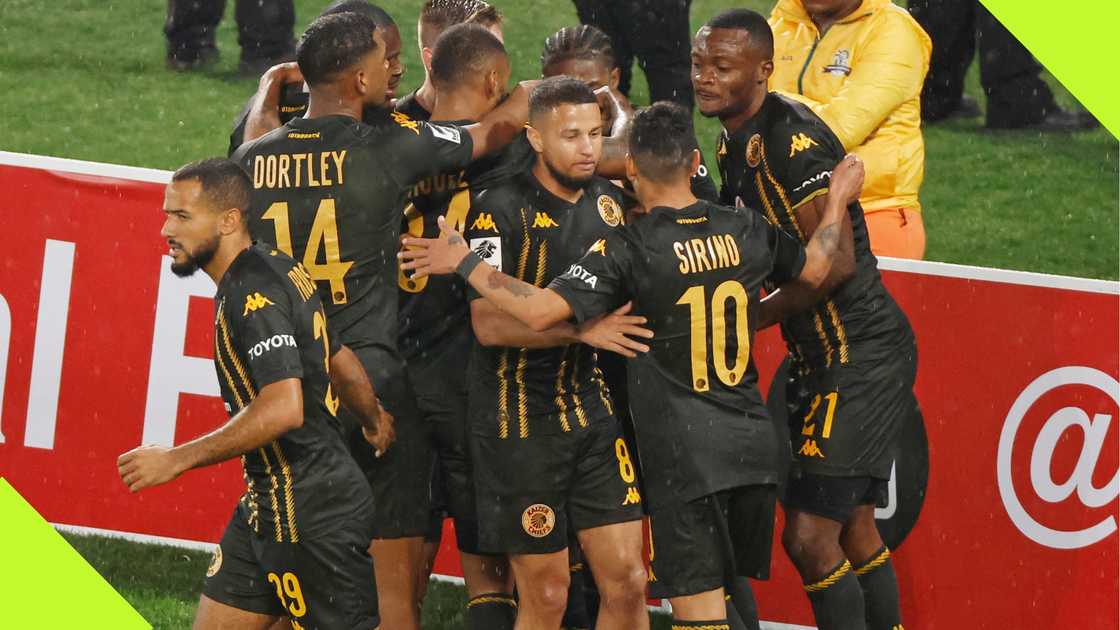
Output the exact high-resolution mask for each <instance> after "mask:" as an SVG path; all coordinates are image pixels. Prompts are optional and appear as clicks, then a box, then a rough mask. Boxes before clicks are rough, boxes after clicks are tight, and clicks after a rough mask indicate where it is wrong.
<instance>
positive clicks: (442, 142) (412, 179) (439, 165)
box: [387, 112, 474, 186]
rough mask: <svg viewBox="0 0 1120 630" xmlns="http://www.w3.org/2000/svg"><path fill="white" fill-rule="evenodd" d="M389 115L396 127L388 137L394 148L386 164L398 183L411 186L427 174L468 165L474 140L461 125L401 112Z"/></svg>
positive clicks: (454, 170) (459, 169) (446, 171)
mask: <svg viewBox="0 0 1120 630" xmlns="http://www.w3.org/2000/svg"><path fill="white" fill-rule="evenodd" d="M390 116H391V117H392V120H393V123H395V126H396V129H394V133H392V134H391V135H390V137H389V138H388V139H387V140H388V142H389V143H390V144H389V146H391V147H392V149H393V154H392V155H391V156H390V157H389V159H390V164H389V167H390V168H391V169H392V170H393V171H394V172H395V173H396V174H397V177H398V181H399V182H400V183H402V184H404V185H409V186H410V185H412V184H414V183H416V182H417V181H419V180H420V179H421V178H423V177H425V176H426V175H431V174H434V173H451V172H457V171H461V170H463V169H464V168H466V167H467V165H468V164H470V162H471V153H472V151H473V150H474V143H473V141H472V140H471V134H470V133H468V132H467V130H466V129H464V128H463V127H460V126H459V125H454V124H451V123H429V122H424V121H420V120H413V119H411V118H409V117H408V116H407V115H405V114H402V113H400V112H393V113H392V114H390Z"/></svg>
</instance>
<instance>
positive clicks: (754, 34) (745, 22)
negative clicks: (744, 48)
mask: <svg viewBox="0 0 1120 630" xmlns="http://www.w3.org/2000/svg"><path fill="white" fill-rule="evenodd" d="M705 26H707V27H709V28H729V29H735V30H739V31H746V33H747V36H748V37H749V38H750V42H751V45H752V46H760V47H762V50H763V51H765V52H766V53H767V58H769V57H773V56H774V31H772V30H770V24H769V23H768V22H767V21H766V18H765V17H763V16H762V14H761V13H759V12H757V11H751V10H750V9H729V10H727V11H724V12H723V13H720V14H718V15H716V16H715V17H713V18H712V19H710V20H708V23H707V24H705Z"/></svg>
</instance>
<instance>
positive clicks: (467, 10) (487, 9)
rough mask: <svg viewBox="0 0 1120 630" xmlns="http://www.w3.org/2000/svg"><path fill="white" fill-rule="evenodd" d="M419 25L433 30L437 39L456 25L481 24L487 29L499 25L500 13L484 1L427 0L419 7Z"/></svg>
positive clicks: (500, 20) (500, 21)
mask: <svg viewBox="0 0 1120 630" xmlns="http://www.w3.org/2000/svg"><path fill="white" fill-rule="evenodd" d="M420 23H421V24H422V25H424V26H427V27H428V28H434V29H435V30H436V31H437V33H436V37H437V38H438V37H439V35H440V34H442V33H443V31H444V30H446V29H447V28H449V27H452V26H455V25H456V24H467V23H472V24H481V25H483V26H485V27H487V28H489V27H491V26H494V25H495V24H501V23H502V13H501V11H499V10H498V9H497V7H494V6H492V5H491V4H490V3H489V2H486V1H485V0H427V2H425V3H424V6H422V7H420ZM430 43H431V44H432V45H433V46H434V45H435V42H430Z"/></svg>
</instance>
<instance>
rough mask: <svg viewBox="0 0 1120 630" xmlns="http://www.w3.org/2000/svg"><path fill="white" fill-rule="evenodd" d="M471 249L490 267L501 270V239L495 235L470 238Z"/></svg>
mask: <svg viewBox="0 0 1120 630" xmlns="http://www.w3.org/2000/svg"><path fill="white" fill-rule="evenodd" d="M470 248H471V251H472V252H474V253H475V254H477V255H478V257H479V258H481V259H482V261H483V262H485V263H487V264H489V265H490V266H491V267H493V268H495V269H497V270H498V271H501V270H502V239H501V238H499V237H497V236H485V237H483V238H472V239H471V242H470Z"/></svg>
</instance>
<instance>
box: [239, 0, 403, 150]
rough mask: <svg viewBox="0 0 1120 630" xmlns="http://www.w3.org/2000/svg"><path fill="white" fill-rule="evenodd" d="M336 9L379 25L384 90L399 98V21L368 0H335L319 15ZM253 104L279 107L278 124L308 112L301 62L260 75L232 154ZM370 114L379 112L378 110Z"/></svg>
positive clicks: (241, 117)
mask: <svg viewBox="0 0 1120 630" xmlns="http://www.w3.org/2000/svg"><path fill="white" fill-rule="evenodd" d="M335 13H361V14H362V15H364V16H366V17H368V18H369V19H371V20H373V22H374V24H376V25H377V28H378V30H380V31H381V36H382V37H383V38H384V39H385V60H386V61H387V62H389V89H388V90H387V91H386V93H385V98H387V99H390V100H391V99H393V98H396V96H397V87H398V86H399V85H400V82H401V77H402V76H404V65H403V64H401V33H400V30H398V29H397V23H396V22H394V21H393V18H392V17H391V16H390V15H389V14H388V13H386V12H385V11H384V10H383V9H382V8H381V7H378V6H376V5H373V4H370V3H369V2H366V0H336V1H335V2H332V3H331V4H330V5H328V6H327V8H325V9H323V12H322V13H320V14H319V16H320V17H322V16H324V15H333V14H335ZM254 104H257V105H258V106H259V107H260V108H262V109H266V110H270V111H276V112H277V113H278V114H279V122H277V123H276V126H277V127H278V126H280V125H283V124H285V123H287V122H288V121H289V120H291V119H293V118H299V117H301V116H303V115H304V114H305V113H307V90H306V89H305V86H304V83H303V75H302V74H300V72H299V64H298V63H295V62H291V63H282V64H279V65H275V66H273V67H271V68H269V69H268V71H267V72H265V73H264V74H263V75H262V76H261V80H260V82H259V84H258V86H257V91H256V93H254V94H253V96H252V97H250V98H249V102H247V103H245V107H244V109H242V110H241V114H240V115H238V117H237V122H235V123H234V125H233V131H232V132H230V134H229V154H230V155H232V154H233V152H234V151H236V150H237V147H239V146H241V145H242V144H244V143H245V125H246V123H247V122H248V120H249V112H250V110H251V109H252V108H253V105H254ZM371 114H372V115H373V116H376V112H371ZM267 131H271V129H265V130H264V131H258V132H256V133H255V134H254V136H253V137H258V136H260V135H263V134H264V133H265V132H267Z"/></svg>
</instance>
